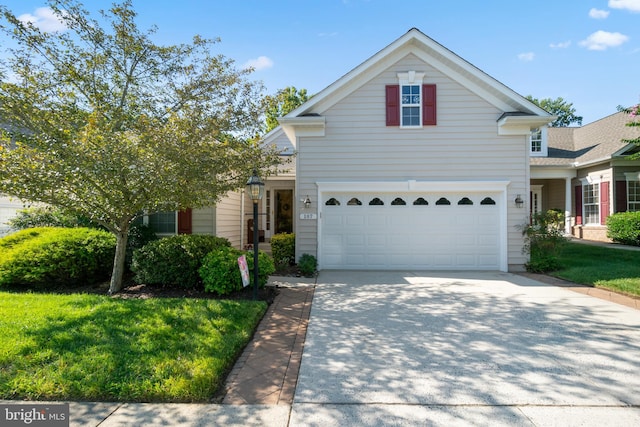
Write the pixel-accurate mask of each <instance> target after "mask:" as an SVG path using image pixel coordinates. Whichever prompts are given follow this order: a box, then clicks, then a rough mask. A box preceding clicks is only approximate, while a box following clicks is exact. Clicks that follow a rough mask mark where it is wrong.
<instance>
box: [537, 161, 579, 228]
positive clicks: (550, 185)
mask: <svg viewBox="0 0 640 427" xmlns="http://www.w3.org/2000/svg"><path fill="white" fill-rule="evenodd" d="M574 178H576V170H575V169H568V168H567V169H565V168H549V167H532V168H531V180H530V198H529V213H530V215H531V217H533V215H535V214H537V213H540V212H546V211H548V210H550V209H558V210H560V211H562V212H564V218H565V226H564V230H565V233H566V234H567V235H570V234H572V227H573V225H574V216H573V209H572V206H573V199H572V196H573V189H572V188H573V187H572V180H573V179H574Z"/></svg>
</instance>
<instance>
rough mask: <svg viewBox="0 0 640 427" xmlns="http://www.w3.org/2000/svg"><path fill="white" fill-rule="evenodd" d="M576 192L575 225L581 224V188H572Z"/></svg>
mask: <svg viewBox="0 0 640 427" xmlns="http://www.w3.org/2000/svg"><path fill="white" fill-rule="evenodd" d="M574 189H575V192H576V225H581V224H582V186H581V185H578V186H577V187H574Z"/></svg>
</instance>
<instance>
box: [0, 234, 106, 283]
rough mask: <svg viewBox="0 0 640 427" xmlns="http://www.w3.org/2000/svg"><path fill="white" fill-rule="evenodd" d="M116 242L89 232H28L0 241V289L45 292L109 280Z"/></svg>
mask: <svg viewBox="0 0 640 427" xmlns="http://www.w3.org/2000/svg"><path fill="white" fill-rule="evenodd" d="M115 246H116V239H115V236H113V235H112V234H111V233H109V232H106V231H102V230H97V229H92V228H57V227H39V228H29V229H26V230H21V231H18V232H15V233H13V234H10V235H9V236H6V237H4V238H2V239H0V286H7V285H9V286H15V285H20V286H22V285H24V286H31V287H36V288H48V287H53V286H58V285H81V284H90V283H95V282H97V281H99V280H103V279H105V278H107V277H109V273H110V272H111V269H112V267H113V257H114V253H115Z"/></svg>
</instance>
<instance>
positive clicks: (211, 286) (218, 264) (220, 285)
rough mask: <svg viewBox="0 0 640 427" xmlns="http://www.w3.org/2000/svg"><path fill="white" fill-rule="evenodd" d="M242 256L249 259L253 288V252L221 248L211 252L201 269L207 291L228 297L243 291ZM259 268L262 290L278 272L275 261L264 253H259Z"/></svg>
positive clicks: (259, 281)
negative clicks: (240, 263) (270, 276)
mask: <svg viewBox="0 0 640 427" xmlns="http://www.w3.org/2000/svg"><path fill="white" fill-rule="evenodd" d="M242 255H245V256H246V258H247V265H248V266H249V271H250V274H249V277H250V280H251V283H250V286H253V280H254V279H253V252H242V251H240V250H239V249H235V248H220V249H218V250H216V251H213V252H210V253H209V255H207V256H206V258H205V259H204V262H203V263H202V267H200V270H199V272H200V277H202V281H203V282H204V289H205V291H207V292H214V293H216V294H218V295H228V294H230V293H232V292H235V291H239V290H241V289H242V276H241V274H240V269H239V268H238V258H239V257H240V256H242ZM258 268H259V275H258V285H259V287H260V288H262V287H264V285H265V284H266V283H267V280H268V279H269V275H271V274H273V273H274V272H275V270H276V269H275V266H274V263H273V259H272V258H271V257H270V256H269V255H268V254H266V253H265V252H263V251H259V252H258Z"/></svg>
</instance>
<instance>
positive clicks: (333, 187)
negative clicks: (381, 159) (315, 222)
mask: <svg viewBox="0 0 640 427" xmlns="http://www.w3.org/2000/svg"><path fill="white" fill-rule="evenodd" d="M510 183H511V181H416V180H409V181H342V182H327V181H320V182H316V185H317V186H318V190H319V191H320V192H322V193H326V192H345V191H349V192H436V191H437V192H442V191H451V192H458V191H464V192H473V191H490V192H503V191H505V190H506V188H507V186H508V185H509V184H510Z"/></svg>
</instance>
